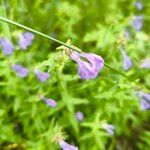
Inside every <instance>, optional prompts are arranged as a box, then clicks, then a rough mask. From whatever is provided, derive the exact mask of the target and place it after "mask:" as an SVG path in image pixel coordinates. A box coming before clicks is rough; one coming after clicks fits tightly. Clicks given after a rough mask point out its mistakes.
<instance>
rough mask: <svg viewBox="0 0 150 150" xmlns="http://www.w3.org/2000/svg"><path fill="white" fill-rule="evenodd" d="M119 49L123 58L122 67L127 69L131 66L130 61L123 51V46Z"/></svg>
mask: <svg viewBox="0 0 150 150" xmlns="http://www.w3.org/2000/svg"><path fill="white" fill-rule="evenodd" d="M120 51H121V54H122V58H123V69H124V70H129V69H130V68H131V67H132V61H131V59H130V58H129V57H128V56H127V54H126V53H125V51H124V49H123V48H121V49H120Z"/></svg>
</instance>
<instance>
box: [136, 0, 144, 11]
mask: <svg viewBox="0 0 150 150" xmlns="http://www.w3.org/2000/svg"><path fill="white" fill-rule="evenodd" d="M135 7H136V8H137V9H138V10H142V9H143V4H142V2H140V1H137V2H135Z"/></svg>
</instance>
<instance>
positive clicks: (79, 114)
mask: <svg viewBox="0 0 150 150" xmlns="http://www.w3.org/2000/svg"><path fill="white" fill-rule="evenodd" d="M76 118H77V119H78V120H79V121H82V120H83V119H84V115H83V113H82V112H81V111H78V112H76Z"/></svg>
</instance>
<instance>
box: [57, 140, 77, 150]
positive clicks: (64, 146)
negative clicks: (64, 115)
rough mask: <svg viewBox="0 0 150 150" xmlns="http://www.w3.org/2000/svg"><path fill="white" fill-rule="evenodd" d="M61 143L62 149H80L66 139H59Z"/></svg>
mask: <svg viewBox="0 0 150 150" xmlns="http://www.w3.org/2000/svg"><path fill="white" fill-rule="evenodd" d="M59 145H60V147H61V148H62V150H78V147H76V146H74V145H70V144H68V143H67V142H65V141H64V140H61V141H59Z"/></svg>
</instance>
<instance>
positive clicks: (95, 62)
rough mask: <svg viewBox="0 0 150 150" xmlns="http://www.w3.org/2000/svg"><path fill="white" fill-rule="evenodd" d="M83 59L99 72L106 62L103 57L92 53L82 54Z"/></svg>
mask: <svg viewBox="0 0 150 150" xmlns="http://www.w3.org/2000/svg"><path fill="white" fill-rule="evenodd" d="M81 57H84V58H86V59H87V60H88V61H89V62H90V63H91V65H92V68H94V69H95V70H97V72H99V71H100V70H101V69H102V67H103V66H104V60H103V58H102V57H101V56H98V55H95V54H91V53H81Z"/></svg>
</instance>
